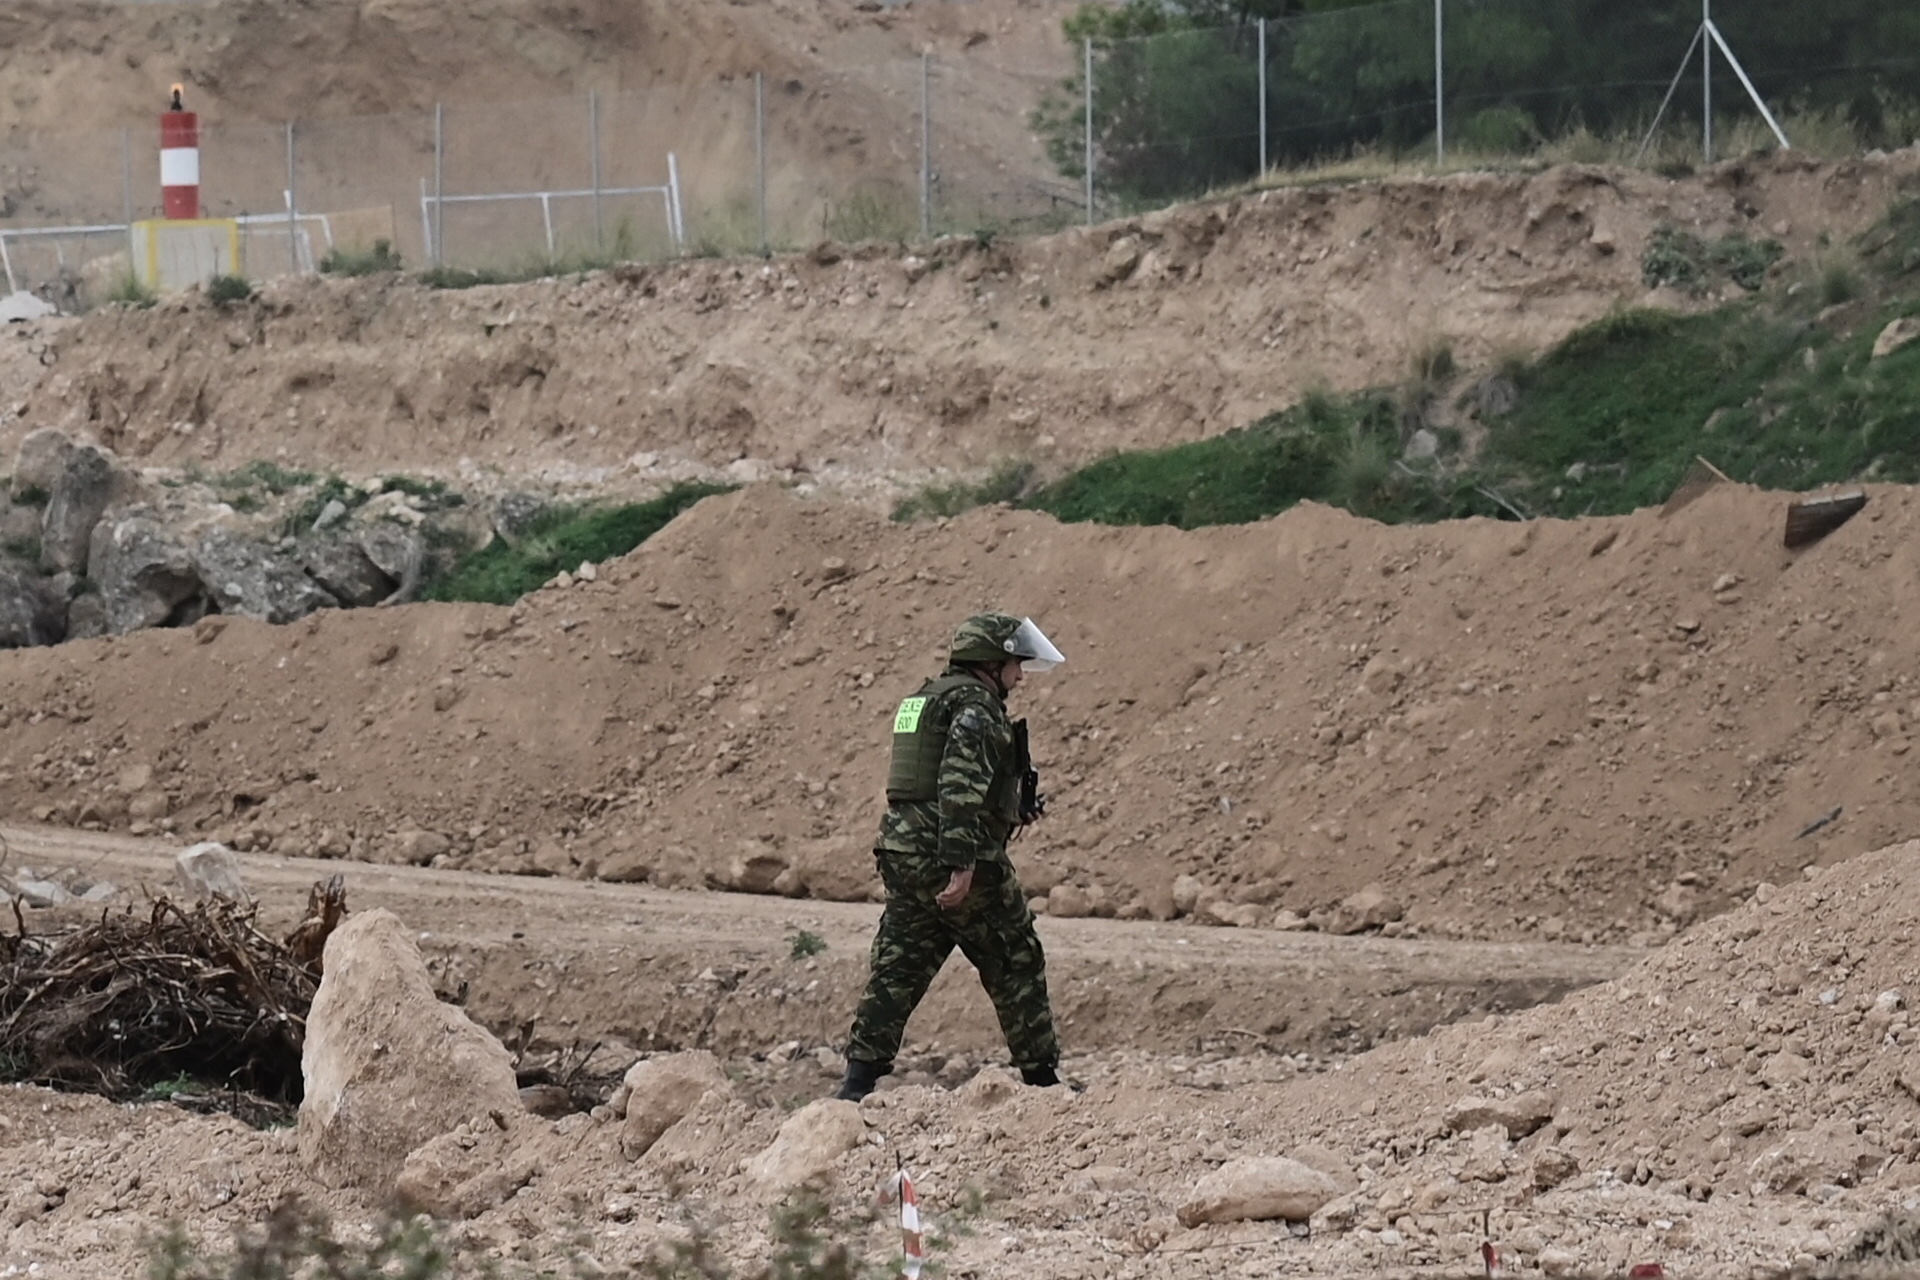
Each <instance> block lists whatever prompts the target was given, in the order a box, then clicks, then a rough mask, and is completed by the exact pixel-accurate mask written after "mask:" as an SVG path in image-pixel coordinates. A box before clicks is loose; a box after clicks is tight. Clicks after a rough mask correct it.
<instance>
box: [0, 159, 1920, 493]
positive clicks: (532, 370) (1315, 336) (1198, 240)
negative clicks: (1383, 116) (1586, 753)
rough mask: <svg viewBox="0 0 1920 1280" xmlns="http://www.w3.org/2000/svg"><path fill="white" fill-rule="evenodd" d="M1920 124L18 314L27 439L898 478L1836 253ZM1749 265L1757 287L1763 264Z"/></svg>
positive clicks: (1488, 352)
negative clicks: (1652, 274) (1084, 213)
mask: <svg viewBox="0 0 1920 1280" xmlns="http://www.w3.org/2000/svg"><path fill="white" fill-rule="evenodd" d="M1917 168H1920V152H1915V151H1914V150H1912V149H1908V150H1907V151H1904V152H1901V153H1898V154H1896V155H1894V156H1890V157H1889V156H1879V157H1872V158H1866V159H1860V160H1852V161H1845V162H1837V163H1823V162H1819V161H1815V160H1811V159H1803V158H1801V157H1799V156H1797V155H1787V156H1782V157H1776V158H1769V159H1758V160H1752V161H1742V162H1736V163H1731V164H1727V165H1723V166H1720V167H1717V168H1715V169H1713V170H1711V171H1709V172H1708V173H1706V174H1705V175H1704V176H1701V177H1698V178H1690V179H1687V180H1684V181H1668V180H1666V179H1663V178H1659V177H1655V176H1652V175H1649V174H1644V173H1634V172H1624V171H1610V170H1601V169H1588V168H1562V169H1554V170H1549V171H1547V172H1544V173H1540V174H1536V175H1495V174H1465V175H1459V176H1454V177H1447V178H1440V179H1407V180H1398V181H1389V182H1384V183H1378V184H1367V185H1357V186H1352V187H1315V188H1305V189H1287V190H1275V191H1271V192H1267V193H1265V194H1262V195H1258V196H1251V197H1246V198H1240V199H1233V200H1227V201H1223V202H1220V203H1217V204H1211V205H1204V206H1194V207H1190V208H1185V209H1179V210H1174V211H1169V212H1166V213H1160V214H1155V215H1151V216H1149V217H1145V218H1141V219H1136V220H1132V221H1127V222H1117V223H1111V224H1105V225H1102V226H1099V227H1096V228H1092V229H1076V230H1073V231H1070V232H1065V233H1061V234H1059V235H1056V236H1052V237H1044V238H1039V239H1033V240H1020V241H1014V240H1008V239H1002V240H995V241H993V242H992V243H991V244H990V245H983V244H981V243H980V242H978V241H976V240H974V239H972V238H966V239H949V240H945V241H942V242H940V243H938V244H936V245H934V246H931V247H921V248H919V249H916V250H914V251H912V252H906V251H902V250H898V249H895V248H886V247H882V246H878V245H868V246H864V247H860V248H857V249H852V250H841V249H837V248H825V249H821V250H817V251H815V252H814V253H812V254H810V255H807V256H802V257H782V258H776V259H773V260H771V261H767V262H761V261H759V260H747V261H721V260H698V261H691V262H683V263H675V264H669V265H662V266H655V267H631V268H621V269H619V270H617V271H614V272H612V273H596V274H593V275H590V276H588V277H586V278H584V279H578V280H574V279H569V280H565V281H550V282H546V283H540V284H531V285H521V286H499V287H489V288H482V289H475V290H471V291H463V292H457V293H449V292H435V291H430V290H427V289H424V288H422V287H420V286H418V285H414V284H409V283H401V282H398V281H397V280H395V279H389V280H387V281H386V282H380V281H371V282H370V281H340V280H329V279H305V280H297V281H282V282H273V283H270V284H269V285H268V287H267V288H266V289H265V290H264V291H263V294H262V297H261V299H260V300H259V301H257V302H255V303H252V304H248V305H243V306H239V307H235V308H231V309H226V310H222V309H217V308H213V307H209V306H207V305H205V304H204V303H203V302H201V301H199V300H197V299H195V298H192V297H184V298H181V299H178V300H175V301H170V302H166V303H163V304H162V305H160V306H157V307H154V308H152V309H149V310H129V309H124V308H111V309H108V310H105V311H101V312H96V313H93V314H91V315H89V316H87V317H85V318H83V319H80V320H61V321H54V322H46V323H43V324H40V325H37V326H33V327H32V328H30V329H28V330H25V331H23V332H22V333H21V334H20V336H19V337H18V338H17V339H15V340H12V341H6V342H0V388H14V387H26V388H28V389H27V390H25V391H24V392H18V393H16V392H13V391H9V396H10V397H11V396H13V395H15V394H17V396H18V398H17V399H10V400H9V403H7V404H5V405H0V455H5V454H10V453H11V451H12V448H13V446H14V445H15V444H16V443H17V441H18V439H19V438H20V437H21V436H22V435H24V434H25V433H26V432H27V431H29V430H32V429H33V428H35V427H41V426H59V427H63V428H65V429H67V430H69V431H70V432H74V433H78V434H83V435H89V436H93V437H95V438H97V439H98V440H100V441H101V442H103V443H105V444H107V445H110V446H111V447H112V448H114V449H115V450H117V451H119V452H120V453H121V454H123V455H125V456H127V457H128V458H130V459H133V460H135V461H138V462H141V463H144V464H147V465H164V466H172V467H190V466H197V467H200V468H203V469H208V470H221V469H227V468H233V467H238V466H241V465H243V464H244V463H246V462H248V461H252V460H255V459H260V458H269V459H276V460H279V461H282V462H291V463H295V464H299V465H304V466H308V467H313V468H317V469H320V470H323V471H346V472H348V473H351V474H356V475H362V474H370V473H378V472H381V471H390V470H394V469H405V470H410V471H416V472H426V473H431V474H438V475H442V476H445V477H448V478H455V477H458V478H459V479H460V480H462V481H463V482H465V483H469V484H472V483H485V484H488V485H490V486H504V485H511V484H538V483H547V484H556V485H561V486H582V487H588V488H592V489H595V490H598V491H602V492H605V491H610V490H622V489H625V490H645V489H648V488H650V487H658V485H660V484H661V483H662V482H664V481H667V480H671V479H675V478H682V477H685V476H689V475H723V476H728V477H731V478H736V479H752V478H756V477H772V476H778V477H781V478H784V479H787V480H789V481H791V482H793V483H796V484H799V485H801V486H803V487H816V486H817V487H825V488H828V489H831V490H834V491H837V492H842V493H850V494H853V495H855V496H862V495H866V496H870V497H872V498H875V499H881V498H885V497H887V496H889V495H894V494H898V493H899V492H901V490H902V487H903V486H905V485H909V484H913V483H918V482H921V481H924V480H925V479H927V478H928V477H929V476H931V475H935V474H945V473H950V472H953V471H963V472H978V471H980V470H982V469H984V468H986V467H988V466H989V465H991V464H994V463H996V462H997V461H1001V460H1007V459H1018V460H1024V461H1028V462H1031V463H1034V464H1035V465H1037V466H1038V467H1039V468H1040V469H1041V471H1042V472H1043V473H1045V474H1051V473H1054V472H1057V471H1059V470H1061V469H1064V468H1066V467H1068V466H1071V465H1073V464H1077V463H1080V462H1084V461H1086V460H1088V459H1090V458H1092V457H1095V456H1097V455H1099V454H1100V453H1102V452H1104V451H1106V450H1110V449H1126V448H1138V447H1146V446H1157V445H1164V444H1169V443H1172V442H1175V441H1180V440H1188V439H1194V438H1198V437H1201V436H1206V435H1212V434H1217V433H1218V432H1220V431H1224V430H1227V429H1229V428H1232V427H1236V426H1241V425H1244V424H1245V423H1247V422H1249V421H1251V420H1253V419H1255V418H1257V417H1259V416H1261V415H1263V414H1266V413H1269V412H1272V411H1274V410H1277V409H1280V408H1284V407H1286V406H1287V405H1289V404H1291V403H1293V402H1294V401H1296V400H1297V399H1298V398H1299V397H1300V395H1301V394H1302V393H1303V392H1305V391H1306V390H1308V389H1311V388H1314V387H1332V388H1354V387H1360V386H1367V385H1377V384H1381V383H1388V384H1391V383H1395V382H1398V381H1400V380H1402V379H1404V378H1405V377H1407V376H1409V373H1410V371H1411V369H1412V367H1413V363H1414V357H1415V355H1416V353H1419V352H1423V351H1431V350H1433V349H1435V348H1436V346H1437V345H1440V344H1444V345H1446V346H1448V347H1449V348H1450V349H1451V351H1452V353H1453V355H1454V358H1455V359H1456V361H1457V362H1458V363H1459V364H1460V365H1461V366H1462V367H1464V368H1468V369H1484V368H1486V367H1487V366H1489V365H1490V364H1492V363H1494V362H1495V361H1496V360H1497V359H1499V358H1503V357H1505V356H1511V355H1515V354H1525V353H1528V352H1533V351H1538V350H1541V349H1543V348H1545V347H1546V346H1548V345H1550V344H1552V343H1554V342H1556V341H1558V340H1559V339H1560V338H1562V337H1564V336H1565V335H1566V334H1567V333H1569V332H1570V331H1571V330H1573V329H1574V328H1576V327H1578V326H1580V325H1582V324H1585V323H1587V322H1589V321H1591V320H1593V319H1595V318H1597V317H1598V316H1600V315H1603V314H1605V313H1606V312H1607V311H1608V310H1609V309H1610V308H1614V307H1617V306H1620V305H1623V304H1648V305H1655V306H1667V307H1689V306H1694V305H1698V300H1694V299H1689V298H1686V297H1684V296H1681V295H1677V294H1673V293H1671V292H1670V291H1649V290H1648V289H1647V288H1646V286H1645V284H1644V283H1643V282H1642V279H1641V265H1640V264H1641V255H1642V251H1643V250H1644V248H1645V246H1646V243H1647V241H1648V238H1649V236H1650V235H1651V234H1652V232H1653V230H1654V229H1655V228H1656V227H1658V226H1660V225H1662V224H1675V225H1679V226H1682V227H1686V228H1689V229H1692V230H1696V231H1699V232H1701V233H1702V234H1705V235H1708V236H1721V235H1728V234H1734V233H1740V234H1746V235H1750V236H1754V237H1756V238H1758V237H1768V236H1771V237H1777V238H1778V239H1780V240H1781V241H1782V242H1783V244H1784V245H1785V246H1786V249H1787V251H1788V253H1789V255H1790V257H1792V258H1795V259H1805V258H1806V257H1807V256H1808V255H1809V254H1812V253H1813V252H1815V250H1816V248H1817V246H1818V245H1820V244H1821V243H1823V242H1824V241H1825V240H1827V239H1844V238H1846V237H1847V236H1849V235H1851V234H1852V233H1854V232H1856V231H1859V230H1861V229H1863V228H1864V227H1866V226H1867V225H1869V224H1870V223H1872V222H1873V221H1874V220H1876V219H1878V218H1879V217H1880V216H1881V215H1882V213H1883V212H1884V210H1885V207H1886V204H1887V200H1888V198H1889V196H1890V194H1891V193H1892V192H1893V191H1894V190H1895V189H1896V187H1898V185H1899V184H1901V183H1902V182H1904V181H1909V180H1911V179H1912V176H1913V175H1914V173H1915V171H1916V169H1917ZM1729 287H1731V286H1729Z"/></svg>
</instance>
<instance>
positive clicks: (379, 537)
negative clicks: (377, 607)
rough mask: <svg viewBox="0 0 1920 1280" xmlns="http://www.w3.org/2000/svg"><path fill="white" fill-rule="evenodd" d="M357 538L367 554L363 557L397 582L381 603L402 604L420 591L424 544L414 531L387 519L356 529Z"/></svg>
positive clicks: (423, 567)
mask: <svg viewBox="0 0 1920 1280" xmlns="http://www.w3.org/2000/svg"><path fill="white" fill-rule="evenodd" d="M357 541H358V542H359V544H360V549H361V550H362V551H364V552H366V553H367V559H369V560H371V561H373V563H374V567H375V568H377V569H379V570H380V572H382V573H384V574H386V575H387V576H388V577H389V578H392V579H393V580H394V581H395V582H397V583H399V584H400V586H399V588H398V589H396V590H395V591H394V593H393V594H392V595H390V596H388V597H387V598H386V599H385V601H383V603H385V604H405V603H406V602H407V601H409V600H411V599H413V598H414V597H415V596H416V595H418V594H419V593H420V582H421V577H422V573H423V571H424V569H425V567H426V543H425V542H423V541H422V540H421V537H420V535H419V534H418V533H415V532H414V531H413V530H411V529H408V528H404V527H402V526H401V525H397V524H394V523H392V522H390V521H386V520H379V521H375V522H374V523H372V524H369V525H368V526H367V527H366V528H364V529H362V530H360V533H359V535H358V538H357Z"/></svg>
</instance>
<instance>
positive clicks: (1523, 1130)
mask: <svg viewBox="0 0 1920 1280" xmlns="http://www.w3.org/2000/svg"><path fill="white" fill-rule="evenodd" d="M1558 1105H1559V1099H1557V1098H1555V1097H1554V1095H1553V1094H1551V1093H1549V1092H1547V1091H1546V1090H1544V1089H1529V1090H1528V1091H1527V1092H1525V1093H1516V1094H1514V1095H1513V1096H1512V1097H1510V1098H1482V1097H1478V1096H1475V1095H1473V1094H1469V1095H1467V1096H1466V1097H1464V1098H1461V1099H1460V1100H1459V1101H1457V1102H1455V1103H1454V1104H1453V1105H1452V1106H1451V1107H1448V1108H1447V1128H1449V1129H1451V1130H1453V1131H1454V1132H1455V1133H1471V1132H1472V1131H1473V1130H1475V1129H1485V1128H1488V1127H1489V1126H1498V1127H1499V1128H1502V1129H1505V1130H1506V1131H1507V1137H1508V1138H1509V1139H1511V1140H1512V1141H1514V1142H1518V1141H1520V1139H1522V1138H1524V1137H1526V1136H1527V1135H1528V1134H1530V1133H1532V1132H1534V1131H1535V1130H1537V1129H1539V1128H1540V1127H1541V1126H1543V1125H1545V1124H1546V1123H1547V1121H1549V1120H1551V1119H1553V1112H1554V1108H1555V1107H1556V1106H1558Z"/></svg>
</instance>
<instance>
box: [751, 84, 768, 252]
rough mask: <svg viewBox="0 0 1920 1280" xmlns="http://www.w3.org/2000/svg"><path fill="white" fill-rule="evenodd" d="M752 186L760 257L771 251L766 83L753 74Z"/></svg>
mask: <svg viewBox="0 0 1920 1280" xmlns="http://www.w3.org/2000/svg"><path fill="white" fill-rule="evenodd" d="M753 174H754V177H753V185H754V194H755V199H756V200H757V201H758V202H759V205H760V255H761V256H762V257H765V256H766V255H767V254H768V253H769V252H771V251H772V246H771V245H770V244H768V242H767V82H766V77H765V76H763V75H762V74H761V73H760V72H758V71H756V72H754V73H753Z"/></svg>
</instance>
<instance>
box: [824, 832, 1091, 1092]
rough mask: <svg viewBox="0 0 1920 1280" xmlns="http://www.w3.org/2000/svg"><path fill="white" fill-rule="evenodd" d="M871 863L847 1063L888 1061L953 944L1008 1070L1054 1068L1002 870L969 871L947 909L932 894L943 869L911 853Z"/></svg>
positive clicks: (1035, 963) (1026, 931) (1043, 1001)
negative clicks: (875, 868)
mask: <svg viewBox="0 0 1920 1280" xmlns="http://www.w3.org/2000/svg"><path fill="white" fill-rule="evenodd" d="M875 857H876V859H877V861H878V862H879V864H880V879H881V881H882V883H884V884H885V886H886V890H887V906H886V910H885V911H884V912H882V913H881V916H880V928H879V930H878V931H877V932H876V933H875V934H874V935H873V952H872V955H871V958H870V964H871V969H872V972H871V973H870V974H869V976H868V978H867V992H866V995H865V996H863V997H862V998H861V1001H860V1009H859V1011H858V1012H857V1013H856V1014H855V1015H854V1019H853V1034H852V1036H851V1037H850V1038H849V1039H848V1042H847V1057H849V1058H852V1059H856V1060H858V1061H861V1062H881V1063H889V1064H890V1063H892V1062H893V1059H894V1057H895V1055H896V1054H898V1053H899V1052H900V1041H901V1038H902V1037H903V1036H904V1035H905V1034H906V1029H907V1019H908V1018H909V1017H911V1016H912V1015H913V1011H914V1009H915V1007H917V1006H918V1005H919V1003H920V1000H921V997H923V996H925V995H926V994H927V988H928V987H929V986H931V985H932V984H933V980H934V977H935V976H936V975H937V974H939V972H940V967H941V966H942V965H944V964H945V963H946V962H947V957H948V956H949V955H951V954H952V953H953V949H954V948H955V947H959V948H960V953H961V954H962V955H964V956H965V957H966V958H967V959H968V960H970V961H972V963H973V967H974V968H975V969H976V970H978V971H979V973H980V985H981V986H983V987H985V988H986V991H987V996H988V998H989V999H991V1000H992V1001H993V1008H994V1012H995V1013H997V1014H998V1015H999V1017H1000V1030H1001V1032H1002V1033H1003V1034H1005V1036H1006V1037H1007V1048H1008V1050H1009V1051H1011V1053H1012V1055H1013V1065H1014V1067H1015V1068H1016V1069H1018V1070H1033V1069H1037V1068H1040V1067H1057V1066H1058V1065H1059V1063H1060V1042H1059V1041H1058V1040H1057V1039H1056V1038H1055V1037H1054V1032H1053V1009H1052V1007H1051V1006H1050V1005H1049V1004H1048V1002H1047V958H1046V953H1045V952H1044V951H1042V950H1041V947H1040V936H1039V935H1038V934H1037V933H1035V932H1034V928H1033V912H1032V911H1031V910H1029V909H1028V907H1027V900H1026V898H1025V897H1024V896H1022V894H1021V891H1020V881H1019V879H1018V878H1017V877H1016V876H1015V875H1014V874H1013V869H1012V868H1011V867H1009V866H1007V865H1006V864H1004V863H990V862H989V863H977V864H975V870H974V879H973V889H972V891H971V892H970V893H968V894H967V898H966V901H964V902H962V903H961V904H960V905H959V906H958V907H956V908H955V909H954V910H952V911H947V910H944V909H943V908H941V906H940V905H939V904H938V903H936V902H935V901H934V895H936V894H938V893H939V892H940V891H941V890H942V889H944V888H946V886H947V878H948V876H949V875H951V874H952V870H951V868H948V867H944V866H942V865H940V864H939V863H937V862H935V861H934V860H933V859H931V858H923V857H916V856H914V855H912V854H902V853H892V852H887V851H884V850H883V851H880V852H878V853H877V854H876V855H875Z"/></svg>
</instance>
